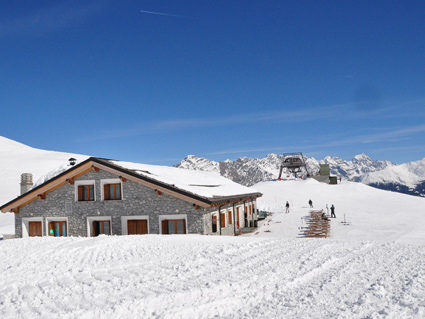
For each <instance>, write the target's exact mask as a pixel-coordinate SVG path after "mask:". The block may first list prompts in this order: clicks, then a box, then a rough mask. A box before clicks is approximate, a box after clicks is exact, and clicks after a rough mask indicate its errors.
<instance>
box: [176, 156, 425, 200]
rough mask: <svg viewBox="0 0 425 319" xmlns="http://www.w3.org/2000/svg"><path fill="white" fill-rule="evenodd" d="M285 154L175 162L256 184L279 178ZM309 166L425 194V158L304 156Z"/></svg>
mask: <svg viewBox="0 0 425 319" xmlns="http://www.w3.org/2000/svg"><path fill="white" fill-rule="evenodd" d="M282 158H283V156H282V155H277V154H269V155H267V156H266V157H265V158H262V159H257V158H248V157H240V158H238V159H237V160H235V161H231V160H226V161H220V162H216V161H210V160H208V159H206V158H200V157H196V156H194V155H189V156H187V157H186V158H184V159H183V160H182V161H181V162H180V163H178V164H176V165H174V166H175V167H181V168H186V169H194V170H205V171H215V172H218V173H220V174H221V175H222V176H224V177H227V178H229V179H231V180H233V181H235V182H237V183H240V184H242V185H245V186H252V185H254V184H256V183H259V182H262V181H268V180H273V179H276V178H278V175H279V170H280V164H281V162H282ZM304 159H305V162H306V164H307V169H308V171H309V172H310V174H311V175H315V174H316V173H317V172H318V171H319V168H320V164H329V168H330V171H331V175H336V176H340V177H341V178H342V179H345V180H349V181H354V182H361V183H364V184H367V185H370V186H374V187H377V188H380V189H385V190H391V191H396V192H401V193H406V194H410V195H415V196H424V197H425V158H424V159H422V160H420V161H417V162H410V163H406V164H401V165H395V164H394V163H392V162H390V161H379V160H372V159H371V158H370V157H369V156H367V155H366V154H360V155H357V156H355V157H354V158H353V159H352V160H351V161H346V160H343V159H341V158H339V157H331V156H327V157H325V158H324V159H323V160H316V159H315V158H313V157H309V158H307V157H304Z"/></svg>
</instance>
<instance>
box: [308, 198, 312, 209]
mask: <svg viewBox="0 0 425 319" xmlns="http://www.w3.org/2000/svg"><path fill="white" fill-rule="evenodd" d="M308 204H309V205H310V207H311V208H313V202H312V200H311V199H310V200H309V201H308Z"/></svg>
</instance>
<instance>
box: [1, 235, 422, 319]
mask: <svg viewBox="0 0 425 319" xmlns="http://www.w3.org/2000/svg"><path fill="white" fill-rule="evenodd" d="M16 252H21V253H19V254H17V253H16ZM0 259H1V260H2V263H1V265H0V270H1V274H2V277H1V280H0V317H1V318H42V317H43V318H45V317H48V318H49V317H54V316H60V318H95V317H101V318H102V317H107V316H108V317H111V318H129V317H131V316H134V315H135V314H137V316H138V317H140V318H423V317H425V280H424V278H425V276H424V272H425V271H424V268H423V265H424V264H425V247H424V246H413V245H408V244H402V243H378V242H373V241H352V242H343V241H339V240H331V239H282V238H255V237H237V238H233V237H230V238H217V237H201V236H196V235H186V236H156V235H150V236H123V237H115V236H113V237H104V236H101V237H98V238H88V239H87V238H61V239H58V238H31V239H16V240H8V241H4V242H3V243H2V244H1V251H0Z"/></svg>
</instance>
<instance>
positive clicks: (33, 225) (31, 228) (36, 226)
mask: <svg viewBox="0 0 425 319" xmlns="http://www.w3.org/2000/svg"><path fill="white" fill-rule="evenodd" d="M41 228H42V227H41V222H37V221H35V222H28V236H29V237H41V236H42V232H41Z"/></svg>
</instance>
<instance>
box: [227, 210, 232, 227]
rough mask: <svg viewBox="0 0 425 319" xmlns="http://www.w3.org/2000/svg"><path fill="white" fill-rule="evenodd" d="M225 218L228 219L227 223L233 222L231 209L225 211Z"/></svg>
mask: <svg viewBox="0 0 425 319" xmlns="http://www.w3.org/2000/svg"><path fill="white" fill-rule="evenodd" d="M227 220H228V221H229V225H232V224H233V217H232V211H231V210H229V211H228V212H227Z"/></svg>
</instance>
